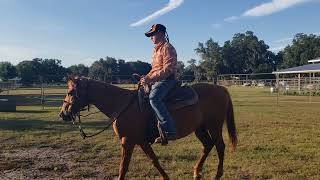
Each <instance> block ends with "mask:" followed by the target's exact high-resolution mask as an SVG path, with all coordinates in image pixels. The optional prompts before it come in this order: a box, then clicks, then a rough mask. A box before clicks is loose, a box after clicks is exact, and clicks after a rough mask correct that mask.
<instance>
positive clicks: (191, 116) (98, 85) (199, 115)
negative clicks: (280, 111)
mask: <svg viewBox="0 0 320 180" xmlns="http://www.w3.org/2000/svg"><path fill="white" fill-rule="evenodd" d="M192 88H193V89H194V90H195V91H196V93H197V94H198V97H199V101H198V102H197V103H196V104H194V105H191V106H186V107H184V108H181V109H178V110H173V111H171V114H172V117H173V119H174V120H175V123H176V127H177V136H178V139H180V138H183V137H185V136H187V135H189V134H190V133H192V132H195V135H196V137H197V138H198V139H199V140H200V142H201V143H202V145H203V149H202V154H201V157H200V159H199V160H198V162H197V163H196V165H195V167H194V178H195V179H200V177H201V169H202V167H203V164H204V161H205V160H206V158H207V156H208V154H209V152H210V151H211V149H212V148H213V146H216V150H217V152H218V157H219V164H218V169H217V173H216V179H220V177H221V176H222V174H223V160H224V151H225V143H224V141H223V137H222V126H223V124H224V121H225V120H226V124H227V129H228V133H229V137H230V139H231V144H232V148H233V150H234V149H235V148H236V146H237V132H236V126H235V122H234V113H233V105H232V101H231V98H230V95H229V93H228V91H227V90H226V88H224V87H222V86H216V85H211V84H206V83H199V84H194V85H192ZM89 104H93V105H95V106H96V107H97V108H98V109H99V110H100V111H101V112H103V113H104V114H105V115H106V116H108V117H109V118H112V119H114V120H115V121H114V123H113V129H114V131H115V133H116V134H117V135H118V136H119V138H120V141H121V150H122V153H121V162H120V169H119V177H118V178H119V179H124V177H125V174H126V172H127V170H128V167H129V162H130V159H131V155H132V152H133V149H134V147H135V145H139V146H140V147H141V148H142V150H143V151H144V152H145V154H146V155H147V156H148V157H149V158H150V159H151V161H152V163H153V165H154V166H155V167H156V168H157V170H158V171H159V173H160V174H161V176H162V178H163V179H169V176H168V175H167V174H166V172H165V171H164V170H163V168H162V167H161V166H160V164H159V161H158V158H157V156H156V155H155V153H154V151H153V149H152V147H151V145H150V144H149V143H148V142H147V141H146V138H145V137H146V133H147V127H148V121H150V119H151V118H152V117H153V112H152V110H151V109H150V108H149V109H148V110H147V111H146V112H141V111H140V108H139V103H138V99H137V90H127V89H122V88H120V87H117V86H113V85H110V84H107V83H104V82H99V81H95V80H90V79H86V78H69V80H68V93H67V95H66V97H65V100H64V103H63V105H62V108H61V112H60V114H59V116H60V117H61V118H62V119H63V120H68V119H69V120H70V119H74V118H75V116H76V115H77V114H79V112H80V110H81V109H82V108H84V107H85V106H87V105H89Z"/></svg>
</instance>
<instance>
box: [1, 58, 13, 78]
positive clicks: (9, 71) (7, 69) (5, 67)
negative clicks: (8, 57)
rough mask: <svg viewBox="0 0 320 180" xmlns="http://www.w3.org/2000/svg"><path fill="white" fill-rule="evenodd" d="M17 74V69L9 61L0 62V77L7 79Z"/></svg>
mask: <svg viewBox="0 0 320 180" xmlns="http://www.w3.org/2000/svg"><path fill="white" fill-rule="evenodd" d="M16 76H17V70H16V68H15V66H13V65H12V64H11V63H10V62H0V78H1V79H2V80H5V81H7V80H8V79H10V78H14V77H16Z"/></svg>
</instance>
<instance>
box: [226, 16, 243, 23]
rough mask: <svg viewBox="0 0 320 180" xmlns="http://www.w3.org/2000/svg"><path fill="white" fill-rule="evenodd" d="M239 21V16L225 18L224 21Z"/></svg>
mask: <svg viewBox="0 0 320 180" xmlns="http://www.w3.org/2000/svg"><path fill="white" fill-rule="evenodd" d="M238 19H240V17H238V16H230V17H227V18H224V21H226V22H233V21H235V20H238Z"/></svg>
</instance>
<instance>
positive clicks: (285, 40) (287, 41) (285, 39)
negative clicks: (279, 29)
mask: <svg viewBox="0 0 320 180" xmlns="http://www.w3.org/2000/svg"><path fill="white" fill-rule="evenodd" d="M292 40H293V38H292V37H291V38H282V39H278V40H275V41H274V42H275V43H290V42H291V41H292Z"/></svg>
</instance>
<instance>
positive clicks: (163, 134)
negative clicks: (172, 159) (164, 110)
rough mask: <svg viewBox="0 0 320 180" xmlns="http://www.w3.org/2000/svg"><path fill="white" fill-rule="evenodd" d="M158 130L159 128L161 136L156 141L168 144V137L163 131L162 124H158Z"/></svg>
mask: <svg viewBox="0 0 320 180" xmlns="http://www.w3.org/2000/svg"><path fill="white" fill-rule="evenodd" d="M158 130H159V135H160V136H159V137H157V138H156V139H155V141H154V142H155V143H161V145H167V144H168V137H167V134H166V132H164V131H162V129H161V127H160V124H158Z"/></svg>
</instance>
